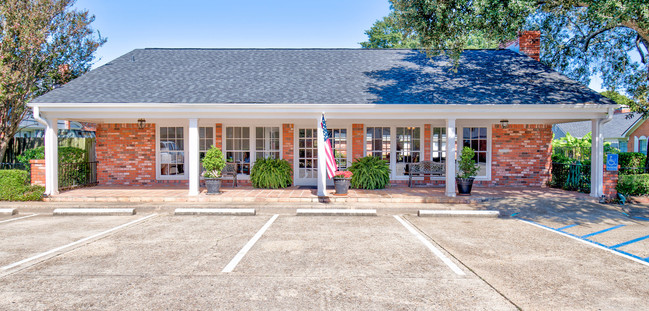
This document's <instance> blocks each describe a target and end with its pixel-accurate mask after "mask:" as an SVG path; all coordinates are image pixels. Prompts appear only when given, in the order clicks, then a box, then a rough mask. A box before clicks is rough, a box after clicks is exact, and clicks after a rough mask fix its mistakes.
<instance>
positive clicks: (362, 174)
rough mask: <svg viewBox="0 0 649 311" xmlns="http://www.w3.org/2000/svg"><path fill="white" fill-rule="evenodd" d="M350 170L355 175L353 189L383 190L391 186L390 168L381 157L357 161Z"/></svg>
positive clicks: (352, 183)
mask: <svg viewBox="0 0 649 311" xmlns="http://www.w3.org/2000/svg"><path fill="white" fill-rule="evenodd" d="M348 170H349V171H350V172H352V173H353V174H354V175H353V176H352V181H351V186H352V188H356V189H383V188H385V187H386V186H387V185H389V184H390V166H389V165H388V162H387V161H386V160H381V158H379V157H372V156H370V157H364V158H360V159H357V160H356V161H354V163H352V165H351V166H350V167H349V169H348Z"/></svg>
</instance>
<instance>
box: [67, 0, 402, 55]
mask: <svg viewBox="0 0 649 311" xmlns="http://www.w3.org/2000/svg"><path fill="white" fill-rule="evenodd" d="M75 6H76V7H77V8H83V9H88V10H89V11H90V13H92V14H94V15H95V17H96V20H95V22H94V23H93V27H94V28H95V29H97V30H99V31H100V32H101V34H102V36H106V37H107V38H108V42H106V44H105V45H104V46H102V47H101V48H100V49H99V50H98V51H97V56H98V57H99V58H101V59H100V60H99V61H98V62H97V63H96V65H95V66H99V65H102V64H104V63H106V62H108V61H111V60H113V59H115V58H117V57H119V56H120V55H122V54H125V53H127V52H129V51H131V50H133V49H136V48H146V47H200V48H212V47H216V48H237V47H242V48H253V47H254V48H266V47H278V48H282V47H285V48H301V47H313V48H320V47H333V48H336V47H341V48H358V47H360V46H359V45H358V42H362V41H365V40H366V39H367V36H365V34H364V31H365V30H366V29H369V28H370V27H371V26H372V24H374V22H375V21H376V20H377V19H380V18H382V17H383V16H386V15H387V14H388V13H389V12H390V4H389V2H388V1H387V0H327V1H324V0H301V1H295V0H265V1H264V0H239V1H236V0H235V1H232V0H230V1H222V0H214V1H199V0H175V1H169V0H157V1H149V0H143V1H139V0H135V1H133V0H132V1H124V0H112V1H105V0H78V1H77V3H76V5H75Z"/></svg>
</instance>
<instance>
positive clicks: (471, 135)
mask: <svg viewBox="0 0 649 311" xmlns="http://www.w3.org/2000/svg"><path fill="white" fill-rule="evenodd" d="M462 134H463V140H464V143H463V147H471V149H473V151H475V157H474V160H475V162H476V163H477V164H478V165H479V166H480V171H479V172H478V175H477V176H487V128H486V127H465V128H464V130H463V132H462Z"/></svg>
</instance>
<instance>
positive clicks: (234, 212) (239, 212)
mask: <svg viewBox="0 0 649 311" xmlns="http://www.w3.org/2000/svg"><path fill="white" fill-rule="evenodd" d="M174 215H176V216H181V215H206V216H207V215H210V216H227V215H231V216H255V215H257V211H256V210H255V209H254V208H177V209H176V210H175V211H174Z"/></svg>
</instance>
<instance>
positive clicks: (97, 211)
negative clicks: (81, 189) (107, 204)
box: [52, 208, 135, 216]
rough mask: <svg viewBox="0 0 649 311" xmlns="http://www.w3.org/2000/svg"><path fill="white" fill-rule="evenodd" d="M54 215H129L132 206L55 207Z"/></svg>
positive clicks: (131, 213) (132, 211)
mask: <svg viewBox="0 0 649 311" xmlns="http://www.w3.org/2000/svg"><path fill="white" fill-rule="evenodd" d="M52 214H53V215H54V216H131V215H135V209H134V208H57V209H55V210H54V211H53V212H52Z"/></svg>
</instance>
